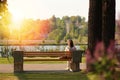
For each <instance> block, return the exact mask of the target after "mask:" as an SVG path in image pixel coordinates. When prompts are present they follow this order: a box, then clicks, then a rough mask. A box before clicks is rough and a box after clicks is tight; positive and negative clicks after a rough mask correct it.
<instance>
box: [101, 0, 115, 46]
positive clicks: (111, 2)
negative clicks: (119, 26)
mask: <svg viewBox="0 0 120 80" xmlns="http://www.w3.org/2000/svg"><path fill="white" fill-rule="evenodd" d="M102 5H103V7H102V10H103V13H102V14H103V15H102V21H103V22H102V23H103V24H102V27H103V32H102V37H103V41H104V44H105V47H106V48H107V47H108V46H109V43H110V40H114V38H115V0H103V2H102Z"/></svg>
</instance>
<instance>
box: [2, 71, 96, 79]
mask: <svg viewBox="0 0 120 80" xmlns="http://www.w3.org/2000/svg"><path fill="white" fill-rule="evenodd" d="M90 75H91V74H90ZM90 75H87V74H84V73H81V72H74V73H73V72H61V73H60V72H58V73H56V72H49V73H42V72H41V73H17V74H12V73H11V74H0V80H95V79H90V78H89V76H90ZM96 80H98V79H96Z"/></svg>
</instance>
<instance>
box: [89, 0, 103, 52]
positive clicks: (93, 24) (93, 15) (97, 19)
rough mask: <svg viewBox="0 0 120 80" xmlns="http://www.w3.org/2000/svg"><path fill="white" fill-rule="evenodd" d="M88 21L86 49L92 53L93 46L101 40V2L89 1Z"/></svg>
mask: <svg viewBox="0 0 120 80" xmlns="http://www.w3.org/2000/svg"><path fill="white" fill-rule="evenodd" d="M89 5H90V6H89V17H88V18H89V20H88V49H89V50H90V51H91V53H93V51H94V48H95V45H96V43H97V42H98V41H101V40H102V0H90V2H89Z"/></svg>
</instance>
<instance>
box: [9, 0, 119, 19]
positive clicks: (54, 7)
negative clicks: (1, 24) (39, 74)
mask: <svg viewBox="0 0 120 80" xmlns="http://www.w3.org/2000/svg"><path fill="white" fill-rule="evenodd" d="M118 5H120V0H116V17H118V13H120V7H118ZM8 8H9V10H10V12H11V13H12V14H13V17H14V18H16V19H22V18H34V19H48V18H50V17H51V16H52V15H55V16H56V17H60V18H61V17H63V16H66V15H67V16H76V15H79V16H82V17H85V18H86V20H88V10H89V0H8Z"/></svg>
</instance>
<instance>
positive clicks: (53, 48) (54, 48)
mask: <svg viewBox="0 0 120 80" xmlns="http://www.w3.org/2000/svg"><path fill="white" fill-rule="evenodd" d="M66 46H67V45H36V46H35V45H34V46H0V51H2V50H3V49H5V48H7V49H8V50H24V51H64V50H65V47H66ZM75 47H76V48H77V50H81V49H82V50H83V49H84V48H86V47H87V45H76V46H75Z"/></svg>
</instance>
